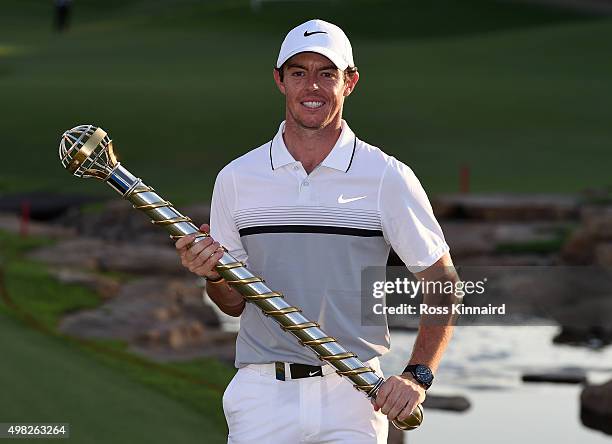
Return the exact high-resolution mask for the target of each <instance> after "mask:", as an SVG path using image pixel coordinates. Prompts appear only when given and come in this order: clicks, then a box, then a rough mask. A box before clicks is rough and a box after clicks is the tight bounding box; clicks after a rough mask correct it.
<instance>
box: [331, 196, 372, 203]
mask: <svg viewBox="0 0 612 444" xmlns="http://www.w3.org/2000/svg"><path fill="white" fill-rule="evenodd" d="M366 197H368V196H359V197H349V198H347V199H345V198H344V195H343V194H341V195H340V196H338V203H339V204H345V203H349V202H355V201H356V200H361V199H365V198H366Z"/></svg>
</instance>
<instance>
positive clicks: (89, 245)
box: [28, 238, 106, 270]
mask: <svg viewBox="0 0 612 444" xmlns="http://www.w3.org/2000/svg"><path fill="white" fill-rule="evenodd" d="M105 249H106V245H105V243H104V242H102V241H100V240H98V239H89V238H75V239H69V240H65V241H62V242H58V243H56V244H54V245H51V246H48V247H42V248H38V249H36V250H35V251H33V252H32V253H30V254H28V258H30V259H34V260H37V261H41V262H45V263H47V264H50V265H56V266H60V267H71V268H81V269H83V268H85V269H89V270H95V269H97V268H98V262H99V258H100V257H101V256H102V254H103V253H104V251H105Z"/></svg>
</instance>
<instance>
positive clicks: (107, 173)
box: [59, 125, 423, 430]
mask: <svg viewBox="0 0 612 444" xmlns="http://www.w3.org/2000/svg"><path fill="white" fill-rule="evenodd" d="M59 157H60V160H61V162H62V165H63V166H64V167H65V168H66V169H67V170H68V171H70V172H71V173H72V174H74V175H75V176H77V177H85V178H87V177H94V178H96V179H99V180H101V181H103V182H106V183H107V184H108V185H109V186H110V187H111V188H113V189H114V190H115V191H117V192H118V193H119V194H120V195H121V196H122V197H123V198H124V199H126V200H128V201H129V202H130V203H132V205H133V207H134V208H135V209H137V210H141V211H143V212H144V213H145V214H146V215H147V216H148V217H149V218H150V219H151V223H153V224H155V225H160V226H162V227H164V228H165V229H166V230H167V231H168V232H169V233H170V237H171V238H172V239H174V240H176V239H179V238H181V237H183V236H187V235H189V234H193V233H198V235H197V237H196V240H195V242H198V241H199V240H201V239H203V238H205V237H207V236H208V234H207V233H202V232H200V231H199V230H198V228H197V227H196V226H195V225H194V224H193V223H192V221H191V219H190V218H189V217H187V216H184V215H182V214H181V213H180V212H178V211H177V210H176V209H175V208H174V207H173V205H172V204H171V203H170V202H168V201H167V200H164V199H162V198H161V197H160V196H159V195H158V194H157V193H156V192H155V190H153V188H151V187H149V186H147V185H145V184H144V183H143V182H142V180H141V179H139V178H137V177H135V176H134V175H132V173H130V172H129V171H128V170H127V169H125V168H124V167H123V166H122V165H121V164H120V163H119V162H117V159H116V157H115V154H114V151H113V143H112V141H111V139H110V138H109V137H108V134H107V133H106V132H105V131H104V130H103V129H102V128H98V127H96V126H93V125H80V126H77V127H75V128H72V129H71V130H68V131H66V132H65V133H64V134H63V135H62V139H61V141H60V146H59ZM216 271H217V272H218V273H219V274H220V275H221V276H223V278H225V280H226V281H227V283H228V284H229V285H231V286H232V287H234V288H235V289H236V290H237V291H238V292H240V294H241V295H242V296H243V297H244V298H245V300H246V301H247V302H250V303H252V304H255V305H256V306H257V307H259V309H261V311H262V312H263V313H264V314H265V315H266V316H270V317H272V319H274V320H275V321H276V322H277V323H278V324H279V326H280V328H282V329H283V330H284V331H286V332H288V333H290V334H292V335H293V336H295V337H296V338H297V340H298V341H299V343H300V344H301V345H303V346H304V347H307V348H309V349H310V350H312V351H313V352H314V353H315V354H316V355H317V356H318V357H319V359H321V360H322V361H324V362H327V363H328V364H329V365H331V366H332V367H334V368H335V369H336V373H337V374H338V375H340V376H343V377H346V378H348V379H349V380H350V381H351V383H352V384H353V385H354V387H355V388H356V389H357V390H360V391H361V392H363V393H364V394H365V395H366V396H368V397H369V398H370V399H373V398H375V397H376V393H377V392H378V389H379V388H380V386H381V385H382V384H383V383H384V382H385V380H384V378H382V377H380V376H378V375H376V373H375V372H374V370H373V369H372V368H370V367H366V365H365V364H364V363H363V362H362V361H360V360H359V359H358V358H357V356H356V355H355V354H354V353H351V352H349V351H347V350H346V349H344V348H343V347H342V346H341V345H340V344H339V343H338V342H337V341H336V340H335V339H334V338H333V337H330V336H328V335H327V334H325V332H323V331H322V330H321V328H320V326H319V324H317V323H316V322H312V321H310V320H309V319H307V318H306V317H304V316H303V315H302V313H301V310H300V309H299V308H297V307H294V306H292V305H290V304H288V303H287V301H286V300H285V298H284V296H283V294H282V293H279V292H276V291H273V290H271V289H270V288H268V287H267V286H266V284H265V281H264V280H263V279H262V278H260V277H258V276H255V275H254V274H253V273H251V272H250V271H249V270H248V269H247V268H246V267H245V265H244V264H243V263H242V262H240V261H238V260H236V259H235V258H234V257H233V256H232V255H230V254H229V253H228V252H227V250H225V254H224V255H223V256H222V257H221V259H220V260H219V263H218V265H217V267H216ZM422 421H423V410H422V408H421V406H420V405H418V406H417V407H416V408H415V410H414V411H413V412H412V413H411V415H410V416H409V417H408V418H407V419H406V420H405V421H402V422H400V421H397V420H396V421H392V423H393V425H394V426H395V427H397V428H398V429H401V430H412V429H415V428H417V427H418V426H419V425H420V424H421V422H422Z"/></svg>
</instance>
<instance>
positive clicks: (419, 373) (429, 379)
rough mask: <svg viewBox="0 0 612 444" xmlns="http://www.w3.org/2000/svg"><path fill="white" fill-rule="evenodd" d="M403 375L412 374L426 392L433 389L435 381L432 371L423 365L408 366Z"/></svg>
mask: <svg viewBox="0 0 612 444" xmlns="http://www.w3.org/2000/svg"><path fill="white" fill-rule="evenodd" d="M402 373H410V374H411V375H412V377H413V378H414V380H415V381H416V382H418V383H419V384H420V385H421V386H422V387H423V388H424V389H425V390H427V389H428V388H429V387H431V384H432V383H433V380H434V376H433V373H432V371H431V369H430V368H429V367H427V366H426V365H423V364H416V365H408V366H407V367H406V368H405V369H404V371H403V372H402Z"/></svg>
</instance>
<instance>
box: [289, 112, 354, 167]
mask: <svg viewBox="0 0 612 444" xmlns="http://www.w3.org/2000/svg"><path fill="white" fill-rule="evenodd" d="M341 133H342V122H341V121H338V122H337V123H336V122H334V123H333V124H330V125H328V126H326V127H325V128H321V129H307V128H302V127H300V126H299V125H297V124H296V123H295V122H291V121H290V120H289V119H287V121H286V123H285V131H284V133H283V140H284V141H285V146H286V147H287V150H289V153H291V155H292V156H293V158H294V159H295V160H298V161H300V162H301V163H302V165H303V167H304V169H305V170H306V173H308V174H310V173H311V172H312V170H314V169H315V168H316V167H317V165H319V164H320V163H321V162H323V160H324V159H325V158H326V157H327V155H328V154H329V153H330V152H331V150H332V149H333V148H334V145H336V142H337V141H338V138H339V137H340V134H341Z"/></svg>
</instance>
